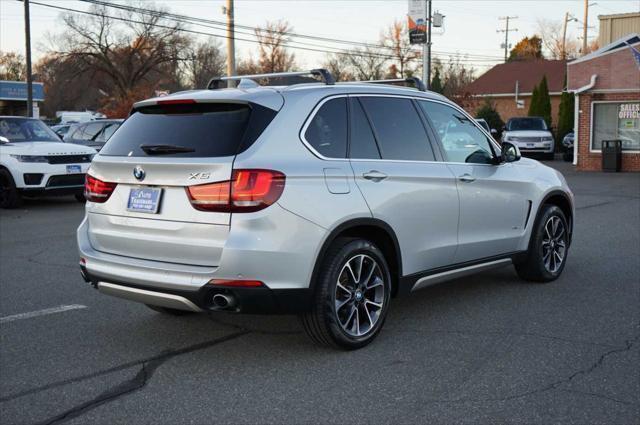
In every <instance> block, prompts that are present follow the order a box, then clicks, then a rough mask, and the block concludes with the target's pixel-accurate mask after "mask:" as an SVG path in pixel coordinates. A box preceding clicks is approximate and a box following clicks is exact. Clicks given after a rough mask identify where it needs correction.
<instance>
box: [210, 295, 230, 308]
mask: <svg viewBox="0 0 640 425" xmlns="http://www.w3.org/2000/svg"><path fill="white" fill-rule="evenodd" d="M211 302H212V303H213V307H214V308H215V309H219V310H226V309H230V308H233V307H235V305H236V299H235V297H234V296H233V295H227V294H215V295H214V296H213V298H212V299H211Z"/></svg>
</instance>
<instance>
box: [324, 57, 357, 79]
mask: <svg viewBox="0 0 640 425" xmlns="http://www.w3.org/2000/svg"><path fill="white" fill-rule="evenodd" d="M322 67H323V68H326V69H327V70H328V71H329V72H330V73H331V75H333V78H334V79H335V80H336V81H353V80H354V77H353V74H352V73H351V72H350V71H349V69H348V66H347V64H345V63H344V61H343V60H342V58H341V57H340V56H338V55H329V56H328V57H327V59H326V61H325V62H324V64H323V65H322Z"/></svg>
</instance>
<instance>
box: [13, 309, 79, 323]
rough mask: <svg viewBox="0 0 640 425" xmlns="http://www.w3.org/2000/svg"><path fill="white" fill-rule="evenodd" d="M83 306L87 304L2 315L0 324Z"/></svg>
mask: <svg viewBox="0 0 640 425" xmlns="http://www.w3.org/2000/svg"><path fill="white" fill-rule="evenodd" d="M83 308H87V306H86V305H82V304H70V305H61V306H58V307H52V308H45V309H43V310H36V311H30V312H27V313H20V314H14V315H12V316H5V317H0V324H2V323H8V322H13V321H16V320H22V319H31V318H33V317H38V316H46V315H49V314H56V313H63V312H65V311H69V310H81V309H83Z"/></svg>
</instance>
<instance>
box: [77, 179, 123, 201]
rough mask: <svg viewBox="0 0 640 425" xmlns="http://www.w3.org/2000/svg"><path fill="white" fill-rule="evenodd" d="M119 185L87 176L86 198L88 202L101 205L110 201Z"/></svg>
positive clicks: (85, 185)
mask: <svg viewBox="0 0 640 425" xmlns="http://www.w3.org/2000/svg"><path fill="white" fill-rule="evenodd" d="M117 185H118V184H117V183H108V182H103V181H102V180H99V179H97V178H95V177H93V176H91V175H89V174H87V175H86V176H85V179H84V197H85V198H86V199H87V201H91V202H97V203H99V204H101V203H103V202H106V201H107V199H109V196H111V194H112V193H113V191H114V190H115V188H116V186H117Z"/></svg>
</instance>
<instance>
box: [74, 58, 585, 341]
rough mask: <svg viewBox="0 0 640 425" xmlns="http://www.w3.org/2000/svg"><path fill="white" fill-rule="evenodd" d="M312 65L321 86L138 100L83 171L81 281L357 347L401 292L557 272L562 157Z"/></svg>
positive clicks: (563, 243) (460, 115) (459, 113)
mask: <svg viewBox="0 0 640 425" xmlns="http://www.w3.org/2000/svg"><path fill="white" fill-rule="evenodd" d="M312 72H315V73H320V75H324V78H325V80H326V81H327V83H326V84H324V83H312V84H298V85H294V86H289V87H270V88H267V87H260V86H258V85H257V84H256V83H253V82H252V81H250V80H247V79H245V80H244V81H242V82H241V83H240V87H239V88H235V89H224V90H217V89H215V87H216V84H217V83H216V82H217V81H219V80H214V81H213V82H212V83H211V85H210V87H211V89H209V90H198V91H187V92H182V93H176V94H172V95H169V96H166V97H158V98H153V99H148V100H144V101H141V102H138V103H136V104H135V105H134V107H133V110H132V114H131V115H130V116H129V118H127V120H126V121H125V122H124V123H123V124H122V126H121V127H120V129H119V130H118V131H117V132H116V133H115V134H114V136H113V137H112V138H111V139H110V140H109V142H107V144H106V145H105V147H104V148H103V149H102V151H101V152H100V153H99V154H98V155H97V156H96V157H95V159H94V161H93V162H92V164H91V167H90V170H89V172H88V174H87V184H86V189H85V194H86V197H87V200H88V202H87V204H86V215H85V218H84V220H83V222H82V224H81V225H80V227H79V228H78V235H77V236H78V245H79V254H80V268H81V271H82V275H83V277H84V279H85V280H86V281H87V282H91V283H92V284H93V286H94V287H96V288H97V289H98V290H99V291H100V292H102V293H104V294H108V295H113V296H117V297H122V298H125V299H129V300H133V301H137V302H140V303H144V304H147V305H148V306H150V307H151V308H152V309H154V310H156V311H159V312H162V313H167V314H180V313H184V312H185V311H190V312H205V311H226V312H236V313H295V314H300V315H301V317H302V323H303V325H304V328H305V330H306V332H307V333H308V334H309V336H310V337H311V338H312V339H313V340H315V341H316V342H319V343H321V344H326V345H330V346H335V347H342V348H346V349H354V348H359V347H362V346H364V345H366V344H368V343H369V342H371V341H372V340H373V339H374V338H375V336H376V335H377V334H378V333H379V331H380V329H381V328H382V325H383V323H384V321H385V318H386V315H387V312H388V310H389V305H390V302H391V299H392V298H393V297H395V296H398V295H405V294H411V293H412V292H414V291H416V290H418V289H420V288H424V287H426V286H429V285H431V284H435V283H438V282H442V281H445V280H449V279H454V278H457V277H460V276H465V275H467V274H470V273H474V272H479V271H482V270H486V269H489V268H492V267H498V266H503V265H509V264H514V265H515V268H516V270H517V272H518V274H519V275H520V276H521V277H522V278H523V279H525V280H529V281H535V282H550V281H553V280H555V279H557V278H558V276H560V274H561V273H562V270H563V268H564V266H565V264H566V261H567V254H568V250H569V245H570V243H571V238H572V229H573V216H574V208H573V194H572V192H571V190H570V189H569V187H568V186H567V183H566V181H565V179H564V178H563V176H562V175H561V174H560V173H559V172H558V171H556V170H554V169H552V168H549V167H547V166H545V165H543V164H541V163H539V162H537V161H535V160H532V159H527V158H521V156H520V152H519V150H518V147H517V146H516V145H514V144H512V143H511V142H505V143H504V144H503V145H502V147H500V146H499V145H498V144H497V143H495V141H494V140H493V139H492V138H491V137H489V135H488V134H487V133H486V132H485V131H483V130H481V128H480V127H479V126H478V124H477V123H476V122H475V120H474V119H473V118H472V117H470V116H469V115H468V114H467V113H466V112H465V111H464V110H463V109H461V108H460V107H458V106H457V105H456V104H455V103H453V102H451V101H449V100H447V99H446V98H445V97H443V96H441V95H438V94H435V93H430V92H422V91H419V90H414V89H410V88H403V87H396V86H391V85H380V84H373V83H339V84H332V81H331V78H330V75H329V74H328V73H327V72H326V71H323V72H320V71H318V70H314V71H312ZM245 78H246V77H245ZM254 78H255V77H254ZM225 86H226V85H225ZM246 87H251V89H250V90H246V89H245V88H246Z"/></svg>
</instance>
